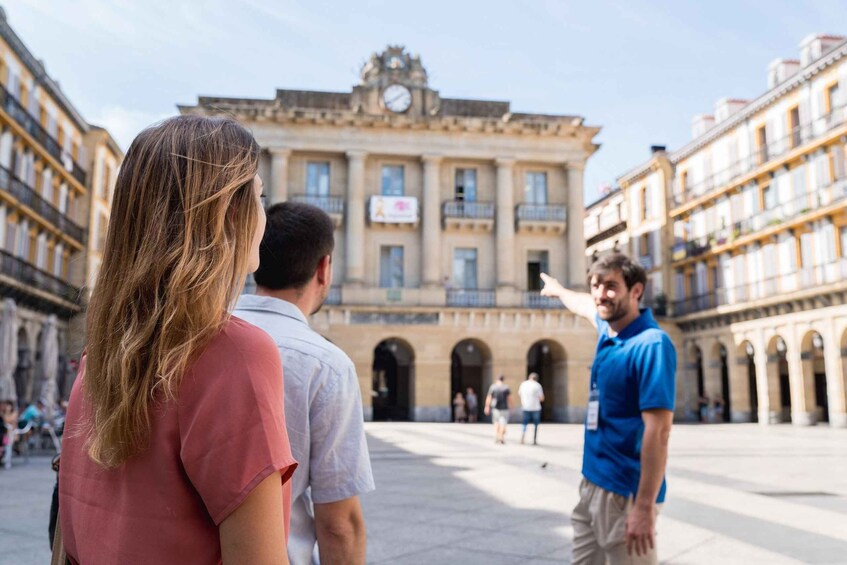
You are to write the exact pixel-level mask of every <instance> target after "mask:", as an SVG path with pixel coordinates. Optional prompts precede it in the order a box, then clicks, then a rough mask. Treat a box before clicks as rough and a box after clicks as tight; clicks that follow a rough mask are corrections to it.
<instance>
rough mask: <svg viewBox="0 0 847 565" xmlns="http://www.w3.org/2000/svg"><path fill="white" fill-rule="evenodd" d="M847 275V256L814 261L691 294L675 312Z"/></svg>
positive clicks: (675, 305) (678, 302)
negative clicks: (826, 261) (795, 267)
mask: <svg viewBox="0 0 847 565" xmlns="http://www.w3.org/2000/svg"><path fill="white" fill-rule="evenodd" d="M845 279H847V259H844V258H842V259H838V260H836V261H832V262H829V263H825V264H821V265H812V266H809V267H803V268H800V269H796V270H794V271H791V272H789V273H785V274H779V275H774V276H770V277H767V278H764V279H762V280H759V281H753V282H748V283H744V284H741V285H736V286H732V287H727V288H718V289H715V290H714V291H712V292H708V293H705V294H699V295H696V296H689V297H687V298H685V299H683V300H676V301H674V303H673V315H674V316H685V315H686V314H692V313H694V312H702V311H704V310H711V309H712V308H717V307H718V306H725V305H730V304H740V303H743V302H748V301H750V300H758V299H761V298H770V297H773V296H779V295H781V294H786V293H790V292H794V291H798V290H805V289H809V288H814V287H816V286H820V285H825V284H831V283H835V282H840V281H843V280H845Z"/></svg>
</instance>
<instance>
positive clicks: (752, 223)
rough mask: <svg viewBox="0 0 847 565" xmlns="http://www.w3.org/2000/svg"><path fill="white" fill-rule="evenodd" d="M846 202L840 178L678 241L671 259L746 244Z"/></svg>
mask: <svg viewBox="0 0 847 565" xmlns="http://www.w3.org/2000/svg"><path fill="white" fill-rule="evenodd" d="M845 200H847V178H840V179H837V180H835V181H834V182H832V183H830V184H829V185H828V186H825V187H822V188H818V189H814V190H810V191H807V192H805V193H803V194H801V195H800V196H796V197H794V198H792V199H791V200H788V201H786V202H782V203H780V204H777V205H776V206H774V207H773V208H770V209H768V210H762V211H760V212H757V213H755V214H753V215H752V216H750V217H749V218H745V219H743V220H740V221H737V222H734V223H733V224H732V226H731V227H722V228H721V229H719V230H715V231H713V232H710V233H708V234H706V235H703V236H700V237H695V238H691V239H688V240H682V241H677V242H676V243H674V244H673V245H672V246H671V249H670V251H671V259H672V260H673V261H683V260H685V259H689V258H692V257H698V256H700V255H704V254H706V253H708V252H710V251H712V250H713V249H720V248H721V247H722V246H723V245H725V244H728V243H735V242H737V241H738V242H740V241H745V239H744V238H745V236H749V235H753V234H755V233H757V232H760V231H763V230H766V229H768V228H770V227H776V226H780V225H783V224H787V223H790V222H794V221H797V220H798V219H800V218H802V217H803V216H806V215H807V214H811V213H813V212H816V211H818V210H821V209H825V208H827V207H829V206H832V205H836V204H839V203H842V202H845Z"/></svg>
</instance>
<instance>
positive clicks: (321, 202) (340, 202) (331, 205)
mask: <svg viewBox="0 0 847 565" xmlns="http://www.w3.org/2000/svg"><path fill="white" fill-rule="evenodd" d="M291 201H292V202H302V203H304V204H311V205H312V206H317V207H318V208H320V209H321V210H323V211H324V212H326V213H327V214H343V213H344V199H343V198H341V197H340V196H318V195H316V194H295V195H294V196H292V197H291Z"/></svg>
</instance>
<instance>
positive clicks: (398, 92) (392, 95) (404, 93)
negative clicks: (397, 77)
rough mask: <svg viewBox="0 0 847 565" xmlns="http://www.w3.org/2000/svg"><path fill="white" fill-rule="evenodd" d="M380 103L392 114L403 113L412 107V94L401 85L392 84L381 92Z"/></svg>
mask: <svg viewBox="0 0 847 565" xmlns="http://www.w3.org/2000/svg"><path fill="white" fill-rule="evenodd" d="M382 101H383V102H384V103H385V107H386V108H388V109H389V110H391V111H392V112H397V113H400V112H405V111H406V110H408V109H409V106H411V105H412V93H411V92H409V89H408V88H406V87H405V86H403V85H402V84H392V85H390V86H389V87H388V88H386V89H385V90H384V91H383V93H382Z"/></svg>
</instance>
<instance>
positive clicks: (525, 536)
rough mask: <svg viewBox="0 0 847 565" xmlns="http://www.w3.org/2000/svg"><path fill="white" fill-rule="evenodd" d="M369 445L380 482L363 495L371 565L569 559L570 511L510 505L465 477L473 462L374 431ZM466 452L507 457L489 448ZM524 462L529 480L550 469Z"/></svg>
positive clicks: (524, 474)
mask: <svg viewBox="0 0 847 565" xmlns="http://www.w3.org/2000/svg"><path fill="white" fill-rule="evenodd" d="M368 445H369V448H370V453H371V461H372V464H373V469H374V476H375V480H376V485H377V490H376V491H374V492H373V493H370V494H367V495H365V496H364V497H362V503H363V506H364V512H365V519H366V521H367V528H368V558H367V562H368V563H392V564H417V563H420V564H424V563H425V564H440V563H461V564H463V565H466V564H467V565H472V564H477V563H478V564H483V563H484V564H486V565H498V564H501V563H502V564H517V563H538V564H542V563H568V562H569V560H570V535H569V534H568V532H569V526H570V523H569V518H568V516H567V515H566V514H565V513H564V512H562V513H558V512H550V511H544V510H535V509H527V508H515V507H512V506H509V505H506V504H505V503H504V502H503V501H502V500H499V499H498V498H496V497H494V496H492V495H491V494H489V493H487V492H484V491H483V490H482V489H480V488H476V487H474V486H473V485H472V484H471V483H470V482H469V480H468V479H466V478H463V477H462V476H461V475H462V473H463V472H466V471H467V468H466V467H462V466H456V465H453V466H449V465H444V464H441V463H435V462H434V460H433V458H432V457H428V456H425V455H418V454H415V453H411V452H408V451H405V450H403V449H402V448H401V447H399V446H396V445H393V444H391V443H389V442H386V441H383V440H380V439H377V438H375V437H373V435H368ZM458 445H459V444H457V445H456V446H450V449H455V448H456V447H457V446H458ZM462 447H464V448H465V449H467V445H466V444H463V445H462ZM467 456H468V457H481V458H484V459H491V460H492V462H494V461H497V462H500V463H502V461H500V460H499V459H498V458H497V456H496V454H494V453H492V452H490V451H488V452H480V453H479V454H476V453H468V455H467ZM439 459H441V461H443V459H442V458H439ZM506 462H508V463H510V464H511V463H512V461H510V460H508V459H507V460H506ZM521 466H522V467H523V466H526V470H524V469H521V470H520V471H519V473H520V476H521V477H522V480H526V481H532V480H533V474H534V473H537V474H538V476H539V477H540V476H542V475H543V474H544V473H546V472H547V471H545V470H544V469H541V468H540V466H539V465H538V464H537V463H536V462H529V461H527V462H525V465H521ZM475 468H476V469H479V467H475ZM505 482H506V481H505V480H504V483H505ZM574 484H576V483H574ZM504 488H507V486H506V485H505V484H504ZM568 510H569V509H568Z"/></svg>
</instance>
